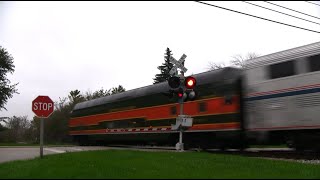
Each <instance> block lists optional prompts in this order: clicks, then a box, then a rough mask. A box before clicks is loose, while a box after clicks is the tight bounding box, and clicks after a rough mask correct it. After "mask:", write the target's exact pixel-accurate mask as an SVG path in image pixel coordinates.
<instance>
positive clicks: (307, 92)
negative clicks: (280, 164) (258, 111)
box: [245, 88, 320, 101]
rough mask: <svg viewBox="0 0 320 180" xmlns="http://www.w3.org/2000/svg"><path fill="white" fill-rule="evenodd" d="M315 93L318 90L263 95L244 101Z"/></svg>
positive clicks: (318, 89)
mask: <svg viewBox="0 0 320 180" xmlns="http://www.w3.org/2000/svg"><path fill="white" fill-rule="evenodd" d="M317 92H320V88H313V89H306V90H299V91H291V92H284V93H279V94H270V95H264V96H256V97H250V98H245V100H246V101H256V100H262V99H271V98H279V97H285V96H295V95H301V94H310V93H317Z"/></svg>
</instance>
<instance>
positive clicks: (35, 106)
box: [33, 102, 53, 111]
mask: <svg viewBox="0 0 320 180" xmlns="http://www.w3.org/2000/svg"><path fill="white" fill-rule="evenodd" d="M51 108H53V103H42V102H35V103H33V109H34V110H44V111H47V110H50V109H51Z"/></svg>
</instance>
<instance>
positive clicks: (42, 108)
mask: <svg viewBox="0 0 320 180" xmlns="http://www.w3.org/2000/svg"><path fill="white" fill-rule="evenodd" d="M53 109H54V103H53V101H52V100H51V99H50V98H49V97H48V96H38V97H37V98H36V99H34V100H33V101H32V111H33V112H34V113H35V114H36V115H37V116H38V117H41V118H47V117H49V116H50V115H51V113H52V112H53Z"/></svg>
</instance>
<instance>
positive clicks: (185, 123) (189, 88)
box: [168, 54, 197, 151]
mask: <svg viewBox="0 0 320 180" xmlns="http://www.w3.org/2000/svg"><path fill="white" fill-rule="evenodd" d="M186 57H187V56H186V55H185V54H183V55H182V56H181V58H180V59H179V61H177V60H176V59H174V58H173V57H172V56H171V57H170V62H171V63H173V64H174V65H175V66H173V68H172V69H171V70H170V72H169V73H170V75H171V77H170V78H169V80H168V84H169V86H170V91H171V92H172V93H173V94H176V95H177V96H178V102H179V104H180V115H178V117H177V118H176V124H173V125H172V126H171V129H172V130H179V131H180V133H179V142H178V143H177V144H176V149H177V150H181V151H183V149H184V148H183V143H182V134H183V131H184V130H185V129H187V128H189V127H191V126H192V122H193V118H191V117H190V116H188V115H184V113H183V102H184V101H187V100H194V99H195V98H196V93H195V91H194V88H195V86H196V84H197V81H196V79H195V78H194V77H192V76H188V77H184V73H185V72H187V70H188V69H187V68H185V67H184V61H185V58H186ZM178 68H179V69H181V71H180V75H178V71H177V69H178Z"/></svg>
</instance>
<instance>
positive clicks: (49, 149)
mask: <svg viewBox="0 0 320 180" xmlns="http://www.w3.org/2000/svg"><path fill="white" fill-rule="evenodd" d="M44 150H47V151H52V152H56V153H65V152H66V151H61V150H58V149H52V148H44Z"/></svg>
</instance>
